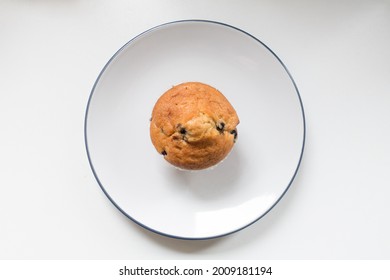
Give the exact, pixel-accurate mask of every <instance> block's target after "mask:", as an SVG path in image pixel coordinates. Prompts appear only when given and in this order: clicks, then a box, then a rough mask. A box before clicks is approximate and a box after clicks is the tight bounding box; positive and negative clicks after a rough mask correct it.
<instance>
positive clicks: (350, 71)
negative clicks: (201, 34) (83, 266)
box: [0, 0, 390, 259]
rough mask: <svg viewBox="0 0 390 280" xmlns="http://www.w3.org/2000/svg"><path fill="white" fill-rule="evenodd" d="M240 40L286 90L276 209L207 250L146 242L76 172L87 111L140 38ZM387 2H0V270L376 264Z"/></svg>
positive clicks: (389, 244)
mask: <svg viewBox="0 0 390 280" xmlns="http://www.w3.org/2000/svg"><path fill="white" fill-rule="evenodd" d="M194 18H196V19H209V20H215V21H221V22H225V23H228V24H231V25H234V26H236V27H238V28H241V29H243V30H245V31H247V32H249V33H251V34H252V35H254V36H256V37H257V38H259V39H260V40H262V41H263V42H264V43H265V44H267V45H268V46H269V47H270V48H271V49H273V51H274V52H275V53H276V54H277V55H278V56H279V57H280V58H281V59H282V61H283V62H284V63H285V64H286V65H287V67H288V68H289V70H290V72H291V74H292V76H293V77H294V79H295V81H296V83H297V85H298V87H299V90H300V93H301V96H302V99H303V103H304V107H305V113H306V118H307V139H306V140H307V142H306V149H305V154H304V158H303V162H302V165H301V168H300V170H299V173H298V176H297V177H296V180H295V181H294V183H293V185H292V187H291V188H290V190H289V191H288V193H287V195H286V196H285V197H284V198H283V199H282V201H281V202H280V203H279V204H278V205H277V206H276V207H275V208H274V209H273V210H272V211H271V212H270V213H269V214H268V215H266V216H265V217H264V218H263V219H261V220H260V221H258V222H257V223H255V224H254V225H252V226H251V227H249V228H246V229H245V230H243V231H240V232H239V233H236V234H234V235H231V236H227V237H224V238H219V239H214V240H207V241H184V240H175V239H170V238H167V237H163V236H159V235H156V234H154V233H151V232H149V231H147V230H145V229H143V228H140V227H139V226H138V225H135V224H134V223H133V222H131V221H129V220H128V219H127V218H126V217H125V216H123V215H122V214H121V213H120V212H119V211H117V210H116V208H115V207H114V206H113V205H112V204H111V203H110V202H109V200H108V199H107V198H106V197H105V195H104V194H103V192H102V191H101V189H100V188H99V186H98V184H97V183H96V181H95V179H94V177H93V175H92V172H91V170H90V167H89V164H88V160H87V156H86V152H85V146H84V138H83V121H84V113H85V108H86V104H87V100H88V97H89V94H90V91H91V89H92V86H93V83H94V81H95V79H96V77H97V75H98V74H99V72H100V70H101V68H102V67H103V66H104V64H105V63H106V62H107V60H108V59H109V58H110V57H111V55H112V54H113V53H114V52H115V51H117V50H118V49H119V48H120V47H121V46H122V45H123V44H125V43H126V42H127V41H128V40H130V39H131V38H132V37H134V36H136V35H137V34H139V33H140V32H143V31H144V30H146V29H149V28H151V27H153V26H155V25H159V24H161V23H165V22H169V21H174V20H180V19H194ZM389 50H390V2H389V1H271V0H268V1H248V0H246V1H220V0H217V1H205V0H198V1H192V0H191V1H189V0H166V1H151V0H137V1H128V0H126V1H125V0H115V1H103V0H1V1H0V259H389V258H390V238H389V236H390V217H389V216H390V204H389V198H390V172H389V171H390V145H389V143H390V51H389Z"/></svg>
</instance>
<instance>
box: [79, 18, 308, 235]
mask: <svg viewBox="0 0 390 280" xmlns="http://www.w3.org/2000/svg"><path fill="white" fill-rule="evenodd" d="M186 81H199V82H203V83H206V84H209V85H211V86H213V87H216V88H217V89H219V90H220V91H221V92H222V93H223V94H224V95H225V96H226V97H227V98H228V99H229V101H230V102H231V103H232V104H233V106H234V107H235V109H236V111H237V113H238V116H239V118H240V124H239V126H238V141H237V143H236V145H235V147H234V149H233V151H232V152H231V154H230V155H229V157H228V158H227V159H225V161H224V162H222V163H221V164H219V165H218V166H216V167H215V168H213V169H212V170H204V171H197V172H186V171H184V172H183V171H179V170H177V169H175V168H174V167H172V166H170V165H169V164H168V163H167V162H166V161H165V160H164V159H163V158H162V156H161V155H159V154H158V153H157V152H156V150H155V149H154V147H153V145H152V144H151V141H150V138H149V118H150V116H151V111H152V108H153V106H154V103H155V102H156V100H157V99H158V97H159V96H160V95H161V94H162V93H164V92H165V91H166V90H167V89H169V88H170V87H171V86H172V85H176V84H179V83H182V82H186ZM304 140H305V120H304V113H303V107H302V103H301V99H300V96H299V93H298V91H297V88H296V86H295V83H294V81H293V79H292V77H291V76H290V74H289V73H288V71H287V69H286V67H285V66H284V65H283V63H282V62H281V61H280V59H279V58H278V57H277V56H276V55H275V54H274V53H273V52H272V51H271V50H270V49H269V48H268V47H267V46H265V45H264V44H263V43H262V42H260V41H259V40H258V39H256V38H255V37H253V36H251V35H250V34H248V33H246V32H244V31H242V30H240V29H237V28H235V27H232V26H229V25H226V24H221V23H217V22H210V21H199V20H189V21H179V22H172V23H168V24H164V25H160V26H157V27H155V28H152V29H150V30H148V31H146V32H144V33H142V34H140V35H139V36H137V37H135V38H134V39H132V40H131V41H129V42H128V43H127V44H126V45H125V46H123V47H122V48H121V49H120V50H119V51H118V52H117V53H115V54H114V56H113V57H112V58H111V59H110V61H109V62H108V63H107V65H106V66H105V67H104V69H103V70H102V72H101V73H100V75H99V77H98V78H97V81H96V83H95V85H94V87H93V90H92V93H91V96H90V99H89V102H88V106H87V112H86V117H85V141H86V146H87V153H88V157H89V161H90V164H91V167H92V170H93V173H94V175H95V177H96V179H97V181H98V183H99V185H100V186H101V188H102V189H103V191H104V192H105V194H106V195H107V197H108V198H109V199H110V200H111V201H112V203H113V204H114V205H115V206H116V207H117V208H118V209H119V210H120V211H121V212H123V213H124V214H125V215H126V216H127V217H129V218H130V219H132V220H133V221H135V222H136V223H138V224H140V225H142V226H143V227H145V228H148V229H150V230H152V231H154V232H157V233H160V234H163V235H167V236H171V237H177V238H185V239H205V238H213V237H218V236H223V235H226V234H229V233H232V232H236V231H238V230H240V229H242V228H245V227H246V226H248V225H250V224H252V223H253V222H255V221H257V220H258V219H259V218H261V217H262V216H263V215H265V214H266V213H267V212H268V211H269V210H270V209H272V207H273V206H274V205H275V204H276V203H277V202H278V201H279V200H280V198H281V197H282V196H283V195H284V194H285V192H286V191H287V189H288V188H289V186H290V185H291V182H292V180H293V179H294V177H295V174H296V172H297V170H298V167H299V164H300V161H301V157H302V153H303V147H304Z"/></svg>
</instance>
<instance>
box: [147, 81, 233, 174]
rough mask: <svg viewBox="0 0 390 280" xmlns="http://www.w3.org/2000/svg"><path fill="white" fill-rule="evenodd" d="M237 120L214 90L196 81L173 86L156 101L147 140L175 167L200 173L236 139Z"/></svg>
mask: <svg viewBox="0 0 390 280" xmlns="http://www.w3.org/2000/svg"><path fill="white" fill-rule="evenodd" d="M238 123H239V119H238V116H237V113H236V111H235V110H234V108H233V106H232V105H231V104H230V103H229V101H228V100H227V99H226V97H225V96H224V95H223V94H222V93H221V92H219V91H218V90H217V89H215V88H213V87H211V86H209V85H206V84H203V83H199V82H187V83H183V84H179V85H177V86H174V87H172V88H171V89H169V90H168V91H166V92H165V93H164V94H163V95H162V96H161V97H160V98H159V99H158V100H157V102H156V104H155V106H154V108H153V111H152V117H151V122H150V137H151V140H152V143H153V145H154V147H155V148H156V150H157V151H158V152H159V153H160V154H162V155H163V156H164V158H165V159H166V160H167V161H168V162H169V163H171V164H173V165H174V166H176V167H178V168H181V169H188V170H199V169H205V168H208V167H211V166H213V165H215V164H217V163H219V162H220V161H221V160H223V159H224V158H225V157H226V156H227V155H228V154H229V152H230V151H231V149H232V147H233V145H234V143H235V141H236V139H237V128H236V126H237V125H238Z"/></svg>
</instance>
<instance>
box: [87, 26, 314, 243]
mask: <svg viewBox="0 0 390 280" xmlns="http://www.w3.org/2000/svg"><path fill="white" fill-rule="evenodd" d="M182 22H203V23H212V24H218V25H222V26H225V27H229V28H232V29H235V30H237V31H240V32H242V33H244V34H246V35H248V36H249V37H251V38H253V39H254V40H256V41H257V42H259V43H260V44H261V45H263V46H264V47H265V48H266V49H267V50H268V51H270V52H271V53H272V54H273V55H274V56H275V58H276V59H277V60H278V61H279V62H280V64H281V65H282V66H283V68H284V69H285V70H286V72H287V74H288V76H289V77H290V79H291V82H292V83H293V85H294V88H295V90H296V92H297V95H298V99H299V103H300V105H301V111H302V117H303V142H302V149H301V155H300V158H299V161H298V164H297V167H296V169H295V172H294V174H293V176H292V178H291V180H290V182H289V183H288V185H287V187H286V189H285V190H284V192H283V193H282V194H281V196H280V197H279V198H278V199H277V200H276V202H275V203H274V204H273V205H272V206H271V207H270V208H269V209H268V210H267V211H266V212H265V213H263V214H262V215H261V216H259V217H258V218H257V219H255V220H254V221H252V222H251V223H249V224H247V225H245V226H243V227H241V228H238V229H235V230H233V231H230V232H227V233H224V234H220V235H215V236H209V237H198V238H196V237H183V236H175V235H171V234H167V233H164V232H160V231H158V230H156V229H153V228H150V227H148V226H146V225H144V224H142V223H141V222H139V221H137V220H135V219H134V218H133V217H131V216H130V215H129V214H127V213H126V212H125V211H124V210H123V209H122V208H120V207H119V205H118V204H116V202H115V201H114V200H113V199H112V198H111V197H110V195H109V194H108V193H107V191H106V190H105V188H104V186H103V184H102V183H101V182H100V180H99V177H98V175H97V173H96V171H95V168H94V166H93V163H92V160H91V155H90V153H89V149H88V139H87V120H88V111H89V105H90V103H91V100H92V97H93V93H94V91H95V88H96V86H97V84H98V82H99V80H100V77H101V76H102V75H103V73H104V72H105V70H106V69H107V67H108V66H109V65H110V64H111V62H112V61H113V60H114V59H115V58H116V56H117V55H118V54H119V53H120V52H121V51H122V50H123V49H124V48H126V47H127V46H128V45H129V44H131V43H132V42H133V41H134V40H136V39H138V38H140V37H141V36H142V35H144V34H146V33H149V32H151V31H153V30H156V29H158V28H161V27H163V26H166V25H170V24H176V23H182ZM84 141H85V147H86V151H87V156H88V161H89V164H90V166H91V169H92V172H93V175H94V176H95V178H96V181H97V182H98V184H99V186H100V188H101V189H102V191H103V192H104V194H105V195H106V196H107V197H108V199H109V200H110V201H111V203H112V204H114V206H115V207H116V208H117V209H118V210H119V211H120V212H122V214H124V215H125V216H126V217H127V218H129V219H130V220H132V221H133V222H134V223H136V224H138V225H140V226H141V227H143V228H145V229H147V230H149V231H151V232H154V233H157V234H160V235H162V236H166V237H170V238H176V239H183V240H207V239H214V238H219V237H223V236H227V235H230V234H233V233H236V232H238V231H241V230H243V229H245V228H247V227H249V226H250V225H252V224H254V223H255V222H257V221H258V220H260V219H261V218H262V217H264V216H265V215H266V214H268V212H269V211H271V210H272V209H273V208H274V207H275V205H276V204H278V203H279V201H280V200H281V199H282V198H283V196H284V195H285V194H286V193H287V191H288V190H289V189H290V186H291V184H292V182H293V181H294V179H295V177H296V175H297V173H298V169H299V167H300V165H301V161H302V158H303V151H304V148H305V142H306V118H305V112H304V109H303V103H302V98H301V95H300V93H299V90H298V87H297V85H296V83H295V81H294V79H293V77H292V75H291V73H290V71H289V70H288V69H287V67H286V65H285V64H284V63H283V62H282V60H281V59H280V58H279V57H278V56H277V55H276V54H275V53H274V52H273V51H272V50H271V49H270V48H269V47H268V46H267V45H266V44H264V43H263V42H262V41H260V40H259V39H257V38H256V37H255V36H253V35H251V34H249V33H248V32H246V31H244V30H242V29H239V28H237V27H234V26H232V25H229V24H226V23H222V22H217V21H212V20H202V19H189V20H177V21H172V22H167V23H163V24H160V25H157V26H155V27H152V28H150V29H148V30H146V31H144V32H142V33H140V34H139V35H137V36H135V37H134V38H133V39H131V40H130V41H128V42H127V43H126V44H125V45H123V46H122V47H121V48H120V49H119V50H118V51H117V52H116V53H115V54H114V55H113V56H112V57H111V58H110V60H109V61H108V62H107V63H106V65H105V66H104V67H103V69H102V70H101V71H100V73H99V76H98V77H97V79H96V81H95V83H94V85H93V87H92V90H91V93H90V96H89V98H88V103H87V108H86V111H85V118H84Z"/></svg>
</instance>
